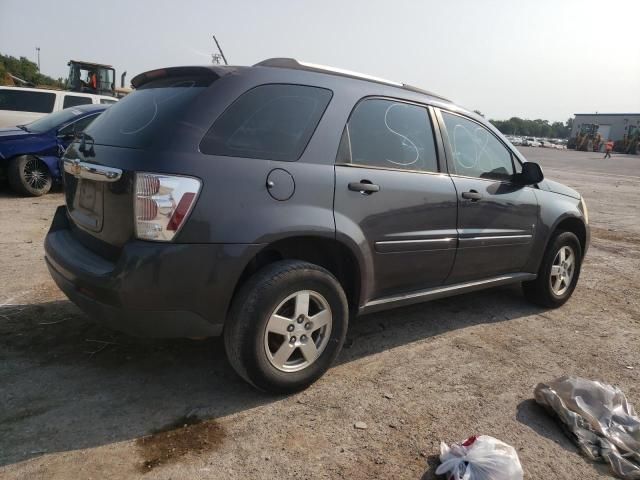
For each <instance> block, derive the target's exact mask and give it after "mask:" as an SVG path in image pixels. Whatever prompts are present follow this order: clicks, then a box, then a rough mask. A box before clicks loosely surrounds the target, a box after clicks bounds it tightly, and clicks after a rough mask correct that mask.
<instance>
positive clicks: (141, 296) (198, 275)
mask: <svg viewBox="0 0 640 480" xmlns="http://www.w3.org/2000/svg"><path fill="white" fill-rule="evenodd" d="M260 248H261V246H260V245H253V244H232V245H229V244H174V243H167V244H160V243H152V242H143V241H131V242H129V243H127V244H126V245H125V246H124V247H123V249H122V252H121V254H120V256H119V257H118V259H117V260H116V261H115V262H111V261H109V260H106V259H104V258H103V257H101V256H99V255H97V254H95V253H93V252H92V251H91V250H89V249H87V248H86V247H85V246H84V245H82V244H81V243H80V242H79V241H78V240H77V239H76V238H75V237H74V235H73V234H72V231H71V229H70V226H69V222H68V219H67V215H66V208H65V207H59V208H58V210H57V211H56V214H55V217H54V220H53V223H52V225H51V229H50V230H49V233H48V234H47V236H46V238H45V259H46V262H47V266H48V268H49V272H50V273H51V276H52V277H53V280H54V281H55V282H56V284H57V285H58V287H59V288H60V289H61V290H62V291H63V292H64V293H65V295H66V296H67V297H68V298H69V299H70V300H71V301H72V302H73V303H75V304H76V305H77V306H78V307H80V309H81V310H83V311H84V312H85V313H87V314H88V315H89V317H90V318H91V319H92V320H94V321H96V322H98V323H101V324H104V325H106V326H108V327H111V328H113V329H116V330H120V331H123V332H126V333H129V334H131V335H136V336H143V337H200V336H214V335H219V334H220V333H221V332H222V329H223V325H224V321H225V318H226V314H227V310H228V307H229V304H230V302H231V298H232V296H233V292H234V289H235V285H236V284H237V281H238V279H239V278H240V275H241V274H242V271H243V270H244V267H245V266H246V264H247V263H248V262H249V261H250V260H251V258H253V257H254V255H255V253H257V252H258V251H259V249H260Z"/></svg>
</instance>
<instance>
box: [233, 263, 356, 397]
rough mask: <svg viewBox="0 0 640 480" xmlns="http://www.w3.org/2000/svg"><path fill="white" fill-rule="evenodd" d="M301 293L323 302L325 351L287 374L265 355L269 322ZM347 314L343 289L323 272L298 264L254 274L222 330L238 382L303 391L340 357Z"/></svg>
mask: <svg viewBox="0 0 640 480" xmlns="http://www.w3.org/2000/svg"><path fill="white" fill-rule="evenodd" d="M301 291H312V292H317V293H319V294H320V295H321V296H322V297H323V298H324V299H325V300H326V302H327V303H328V306H329V307H330V314H331V330H330V333H329V334H328V335H327V336H326V338H327V340H324V341H323V344H324V345H325V346H324V350H322V352H321V353H320V354H319V356H318V357H317V358H316V359H315V361H314V362H313V363H310V364H309V365H308V366H306V367H304V368H303V369H302V370H298V371H294V372H285V371H281V370H279V369H278V368H276V367H275V366H274V365H273V364H272V360H270V359H269V357H268V354H267V347H266V342H267V341H266V340H265V335H268V334H267V323H268V321H269V318H270V317H271V315H272V313H274V312H275V310H276V308H277V307H278V306H279V305H280V304H281V303H282V302H283V301H285V300H286V299H287V298H288V297H289V296H291V295H294V294H296V292H301ZM348 310H349V309H348V304H347V298H346V296H345V293H344V290H343V289H342V286H341V285H340V283H339V282H338V280H337V279H336V278H335V277H334V276H333V275H332V274H331V273H330V272H328V271H327V270H325V269H324V268H322V267H319V266H318V265H314V264H311V263H307V262H303V261H299V260H282V261H278V262H275V263H272V264H269V265H267V266H266V267H264V268H263V269H261V270H260V271H258V272H257V273H255V274H254V275H253V276H252V277H251V278H250V279H249V280H248V281H247V282H246V283H245V284H244V285H243V286H242V287H241V288H240V291H239V292H238V293H237V295H236V296H235V298H234V300H233V304H232V306H231V311H230V315H229V318H228V319H227V323H226V325H225V330H224V342H225V350H226V352H227V357H228V359H229V362H230V363H231V365H232V366H233V368H234V369H235V371H236V372H237V373H238V374H239V375H240V376H241V377H242V378H244V379H245V380H246V381H248V382H249V383H251V384H252V385H254V386H255V387H256V388H258V389H260V390H265V391H269V392H273V393H291V392H296V391H300V390H303V389H305V388H307V387H308V386H309V385H311V384H312V383H313V382H315V381H316V380H317V379H318V378H320V377H321V376H322V375H323V374H324V373H325V372H326V371H327V370H328V369H329V367H330V366H331V365H332V364H333V362H334V360H335V359H336V357H337V356H338V353H339V352H340V349H341V348H342V344H343V343H344V339H345V336H346V334H347V327H348V322H349V313H348ZM309 311H310V310H309ZM292 323H294V324H295V322H292ZM296 328H298V327H296ZM309 338H311V336H309ZM283 339H284V337H283ZM314 342H315V340H314ZM284 343H285V341H284V340H283V344H284ZM303 360H304V359H303Z"/></svg>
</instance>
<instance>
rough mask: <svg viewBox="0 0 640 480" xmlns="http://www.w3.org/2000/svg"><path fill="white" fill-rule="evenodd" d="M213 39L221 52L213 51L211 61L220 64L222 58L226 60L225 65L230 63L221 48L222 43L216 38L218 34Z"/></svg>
mask: <svg viewBox="0 0 640 480" xmlns="http://www.w3.org/2000/svg"><path fill="white" fill-rule="evenodd" d="M213 41H214V42H216V47H217V48H218V52H220V53H212V54H211V62H212V63H215V64H216V65H219V64H220V58H222V60H223V61H224V64H225V65H229V64H228V63H227V59H226V58H225V56H224V53H223V52H222V49H221V48H220V44H219V43H218V39H217V38H216V36H215V35H214V36H213Z"/></svg>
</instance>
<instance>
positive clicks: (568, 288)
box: [522, 232, 582, 308]
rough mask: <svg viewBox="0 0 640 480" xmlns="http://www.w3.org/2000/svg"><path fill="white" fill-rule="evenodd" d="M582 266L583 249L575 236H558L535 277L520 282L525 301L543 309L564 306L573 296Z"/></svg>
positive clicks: (549, 247)
mask: <svg viewBox="0 0 640 480" xmlns="http://www.w3.org/2000/svg"><path fill="white" fill-rule="evenodd" d="M581 266H582V247H581V245H580V241H579V240H578V237H576V236H575V234H573V233H571V232H560V233H558V234H556V235H555V236H554V237H553V238H552V239H551V241H550V243H549V246H548V247H547V251H546V252H545V254H544V258H543V259H542V263H541V265H540V269H539V270H538V277H537V278H536V279H535V280H532V281H530V282H523V283H522V289H523V291H524V295H525V297H526V298H527V299H528V300H529V301H531V302H533V303H536V304H538V305H541V306H543V307H550V308H556V307H559V306H561V305H563V304H564V303H565V302H566V301H567V300H569V298H570V297H571V294H573V290H574V289H575V288H576V285H577V283H578V277H579V276H580V267H581Z"/></svg>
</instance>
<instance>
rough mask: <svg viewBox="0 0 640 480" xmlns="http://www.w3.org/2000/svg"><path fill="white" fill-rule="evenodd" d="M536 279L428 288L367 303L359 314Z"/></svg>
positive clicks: (511, 277) (519, 276) (517, 276)
mask: <svg viewBox="0 0 640 480" xmlns="http://www.w3.org/2000/svg"><path fill="white" fill-rule="evenodd" d="M536 277H537V275H536V274H535V273H510V274H507V275H500V276H497V277H491V278H487V279H484V280H474V281H471V282H463V283H456V284H453V285H442V286H439V287H433V288H428V289H426V290H419V291H417V292H411V293H406V294H402V295H393V296H389V297H382V298H378V299H375V300H371V301H370V302H367V303H366V304H365V305H364V306H362V307H360V312H359V313H373V312H378V311H381V310H387V309H389V308H395V307H401V306H404V305H412V304H414V303H421V302H427V301H429V300H435V299H438V298H442V297H449V296H452V295H458V294H461V293H468V292H473V291H476V290H482V289H485V288H490V287H497V286H499V285H507V284H509V283H517V282H524V281H527V280H535V279H536Z"/></svg>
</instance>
